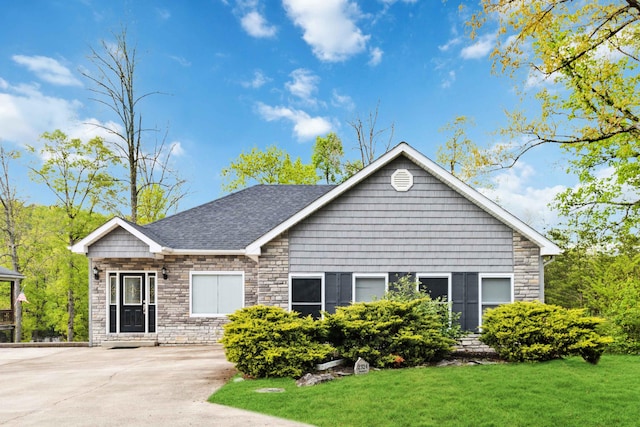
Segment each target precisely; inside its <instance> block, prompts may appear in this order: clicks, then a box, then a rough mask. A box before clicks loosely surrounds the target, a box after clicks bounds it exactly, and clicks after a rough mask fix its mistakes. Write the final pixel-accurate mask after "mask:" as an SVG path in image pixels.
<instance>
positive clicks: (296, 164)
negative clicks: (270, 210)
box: [222, 145, 319, 191]
mask: <svg viewBox="0 0 640 427" xmlns="http://www.w3.org/2000/svg"><path fill="white" fill-rule="evenodd" d="M222 177H223V178H224V179H225V181H226V182H225V183H224V184H223V185H222V189H223V190H224V191H234V190H238V189H240V188H245V187H247V186H248V185H250V184H251V183H252V182H257V183H259V184H316V183H317V182H318V179H319V177H318V175H317V174H316V168H315V166H314V165H313V164H303V163H302V161H301V160H300V158H299V157H298V158H296V160H295V161H293V162H292V161H291V157H290V156H289V154H287V153H285V152H284V151H283V150H281V149H279V148H278V147H276V146H275V145H271V146H269V147H267V150H266V151H261V150H259V149H257V148H255V147H254V148H252V149H251V151H250V152H248V153H245V152H242V153H240V155H239V156H238V158H237V159H236V160H235V161H233V162H231V164H230V165H229V166H228V167H226V168H224V169H222Z"/></svg>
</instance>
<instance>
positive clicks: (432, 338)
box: [324, 298, 455, 368]
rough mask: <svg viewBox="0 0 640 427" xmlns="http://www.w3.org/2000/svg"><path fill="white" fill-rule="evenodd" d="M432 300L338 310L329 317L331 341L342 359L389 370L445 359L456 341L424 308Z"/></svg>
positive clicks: (357, 306) (439, 319)
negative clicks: (446, 333)
mask: <svg viewBox="0 0 640 427" xmlns="http://www.w3.org/2000/svg"><path fill="white" fill-rule="evenodd" d="M429 303H431V304H435V303H433V302H432V301H431V300H430V299H428V298H426V299H417V300H413V301H408V302H399V301H389V300H380V301H374V302H370V303H356V304H352V305H349V306H346V307H338V308H337V309H336V312H335V314H332V315H327V316H326V318H325V321H324V322H325V323H326V325H327V328H328V331H329V335H328V337H329V341H330V342H331V343H332V344H333V345H334V346H335V347H336V348H337V350H338V353H339V354H340V356H341V357H344V358H345V359H347V360H350V361H352V362H353V361H355V360H357V359H358V357H362V358H363V359H365V360H366V361H367V362H369V363H370V364H371V366H375V367H377V368H390V367H401V366H417V365H422V364H425V363H429V362H434V361H438V360H441V359H443V358H445V357H446V356H447V355H448V354H449V353H450V352H451V351H452V350H453V345H454V344H455V341H454V340H453V339H451V338H449V337H447V336H445V335H444V333H443V329H444V328H443V325H442V320H441V319H442V317H441V316H439V315H438V314H437V313H435V312H434V311H433V310H426V309H425V304H429Z"/></svg>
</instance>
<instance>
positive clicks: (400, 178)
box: [391, 169, 413, 191]
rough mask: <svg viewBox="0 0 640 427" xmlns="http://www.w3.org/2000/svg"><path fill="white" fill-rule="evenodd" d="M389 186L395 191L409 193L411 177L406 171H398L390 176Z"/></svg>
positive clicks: (411, 182)
mask: <svg viewBox="0 0 640 427" xmlns="http://www.w3.org/2000/svg"><path fill="white" fill-rule="evenodd" d="M391 186H392V187H393V188H395V190H396V191H409V189H410V188H411V187H413V175H411V172H409V171H408V170H406V169H398V170H397V171H395V172H394V173H393V175H391Z"/></svg>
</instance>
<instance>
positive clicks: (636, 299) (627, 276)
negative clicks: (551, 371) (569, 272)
mask: <svg viewBox="0 0 640 427" xmlns="http://www.w3.org/2000/svg"><path fill="white" fill-rule="evenodd" d="M592 268H593V271H594V273H593V275H591V276H585V282H586V284H587V286H586V290H585V298H586V300H587V306H588V308H589V310H590V311H592V312H593V313H596V314H598V315H600V316H604V317H606V318H607V319H608V321H609V322H608V324H607V326H608V331H607V332H608V333H609V334H611V335H612V336H613V338H614V343H613V345H612V346H611V347H610V349H609V350H610V351H612V352H618V353H633V354H640V254H636V255H629V254H620V255H618V256H616V257H608V258H605V259H604V260H602V261H601V262H599V263H598V264H596V263H593V265H592Z"/></svg>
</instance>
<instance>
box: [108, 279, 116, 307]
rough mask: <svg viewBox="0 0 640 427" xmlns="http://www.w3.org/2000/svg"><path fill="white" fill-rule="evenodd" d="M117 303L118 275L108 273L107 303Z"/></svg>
mask: <svg viewBox="0 0 640 427" xmlns="http://www.w3.org/2000/svg"><path fill="white" fill-rule="evenodd" d="M117 303H118V277H117V276H116V275H115V274H113V273H111V274H109V305H116V304H117Z"/></svg>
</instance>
